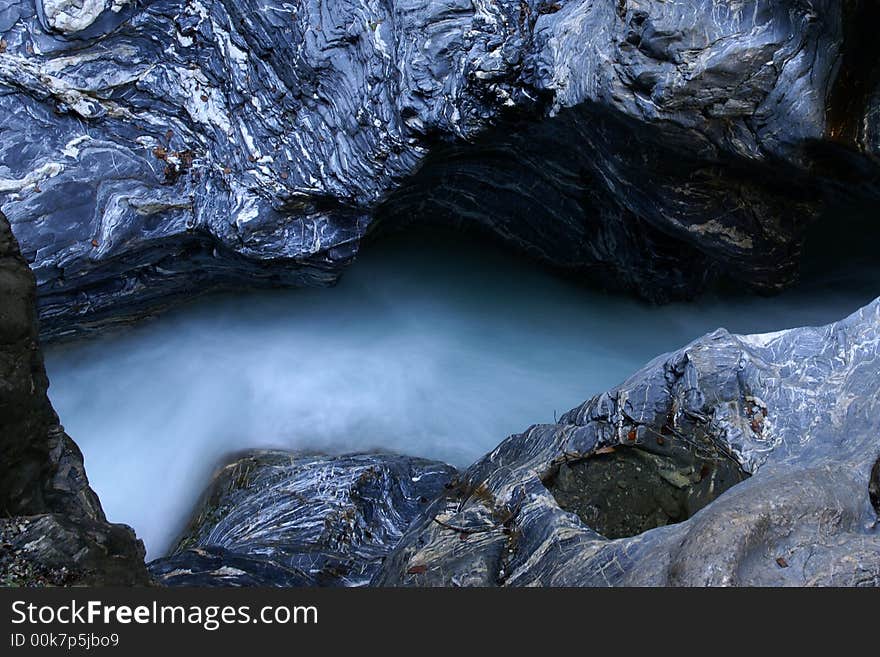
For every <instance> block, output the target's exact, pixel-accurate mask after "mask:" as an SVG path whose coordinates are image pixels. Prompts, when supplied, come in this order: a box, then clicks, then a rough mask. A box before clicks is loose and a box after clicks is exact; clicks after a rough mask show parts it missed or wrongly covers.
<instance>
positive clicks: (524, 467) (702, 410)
mask: <svg viewBox="0 0 880 657" xmlns="http://www.w3.org/2000/svg"><path fill="white" fill-rule="evenodd" d="M878 404H880V300H878V301H875V302H874V303H873V304H871V305H870V306H868V307H866V308H864V309H863V310H860V311H859V312H857V313H855V314H854V315H852V316H851V317H849V318H847V319H845V320H843V321H841V322H838V323H836V324H832V325H830V326H826V327H823V328H800V329H793V330H789V331H783V332H780V333H775V334H769V335H757V336H736V335H731V334H729V333H727V332H726V331H722V330H719V331H716V332H715V333H712V334H710V335H707V336H706V337H704V338H701V339H699V340H697V341H696V342H694V343H692V344H691V345H689V346H687V347H685V348H684V349H682V350H680V351H678V352H675V353H673V354H669V355H665V356H661V357H660V358H658V359H656V360H655V361H653V362H652V363H650V364H649V365H647V366H646V367H645V368H644V369H643V370H641V371H640V372H638V373H636V374H635V375H633V376H632V377H631V378H630V379H629V380H627V381H626V382H625V383H623V384H622V385H620V386H618V387H617V388H614V389H612V390H610V391H608V392H607V393H604V394H601V395H599V396H597V397H595V398H593V399H591V400H589V401H588V402H586V403H584V404H583V405H582V406H580V407H578V408H576V409H574V410H572V411H570V412H569V413H567V414H565V415H564V416H563V417H562V418H561V419H560V421H559V423H558V424H553V425H539V426H534V427H532V428H530V429H529V430H528V431H526V432H525V433H523V434H521V435H517V436H513V437H511V438H509V439H508V440H506V441H505V442H503V443H502V444H501V445H500V446H499V447H498V448H496V449H495V450H494V451H493V452H491V453H490V454H488V455H487V456H486V457H484V458H483V459H481V460H480V461H478V462H477V463H476V464H474V465H473V466H471V467H470V468H469V469H468V470H467V471H466V472H465V473H464V474H463V475H462V481H461V483H460V485H459V486H458V487H457V488H456V489H454V490H452V491H447V492H446V494H444V495H442V496H440V497H439V498H438V499H436V500H434V501H433V502H432V503H431V505H430V507H429V508H428V509H427V510H426V511H425V513H424V514H423V515H422V517H421V518H420V519H417V520H416V521H414V523H413V525H412V526H411V528H410V529H409V531H408V532H407V534H406V535H405V536H404V538H403V539H402V540H401V542H400V543H399V545H398V546H397V548H396V549H395V551H394V553H393V554H392V555H391V556H390V557H389V558H388V559H387V560H386V561H385V564H384V565H383V568H382V570H381V572H380V573H379V574H378V575H377V576H376V577H375V578H374V580H373V583H374V584H378V585H410V586H412V585H415V586H426V585H427V586H454V585H480V586H494V585H506V586H531V585H557V586H619V585H652V586H667V585H684V586H706V585H712V586H717V585H735V586H747V585H773V586H782V585H797V586H803V585H809V586H812V585H828V586H876V585H880V521H878V514H880V496H878V493H877V491H878V490H880V438H878V436H880V424H878V423H880V420H878V418H880V413H878V411H880V408H878ZM609 478H610V479H611V481H612V482H613V486H611V490H610V491H609V486H608V483H609ZM617 487H620V488H622V489H623V491H622V494H620V495H616V494H614V490H613V489H614V488H617ZM597 493H600V494H597Z"/></svg>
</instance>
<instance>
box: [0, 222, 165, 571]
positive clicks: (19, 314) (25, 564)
mask: <svg viewBox="0 0 880 657" xmlns="http://www.w3.org/2000/svg"><path fill="white" fill-rule="evenodd" d="M47 388H48V380H47V378H46V373H45V370H44V368H43V359H42V355H41V353H40V349H39V345H38V342H37V322H36V303H35V285H34V277H33V274H32V273H31V271H30V270H29V269H28V266H27V263H26V262H25V261H24V259H23V258H22V257H21V255H20V253H19V251H18V245H17V243H16V241H15V238H14V237H13V235H12V232H11V230H10V227H9V223H8V222H7V221H6V218H5V217H4V216H3V215H2V214H0V584H2V585H4V586H9V585H22V584H24V585H34V584H117V585H121V584H144V583H146V582H147V581H148V576H147V573H146V569H145V568H144V564H143V559H144V548H143V545H142V544H141V543H140V541H138V540H136V538H135V536H134V532H132V531H131V529H130V528H128V527H126V526H124V525H114V524H110V523H108V522H107V520H106V518H105V517H104V512H103V511H102V510H101V505H100V503H99V501H98V498H97V496H96V495H95V493H94V492H93V491H92V490H91V488H89V483H88V479H87V478H86V473H85V470H84V468H83V460H82V454H81V453H80V451H79V449H78V448H77V446H76V444H75V443H74V442H73V441H72V440H71V439H70V438H69V437H68V436H67V434H66V433H64V429H63V427H62V426H61V425H60V424H59V422H58V417H57V415H56V414H55V411H54V410H52V406H51V404H50V403H49V399H48V397H47V396H46V390H47Z"/></svg>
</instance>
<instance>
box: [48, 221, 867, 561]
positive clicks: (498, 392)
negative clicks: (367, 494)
mask: <svg viewBox="0 0 880 657" xmlns="http://www.w3.org/2000/svg"><path fill="white" fill-rule="evenodd" d="M826 269H827V268H826ZM878 294H880V268H873V269H870V268H868V269H866V268H865V267H863V266H860V264H859V263H858V262H853V263H851V266H844V267H836V268H835V273H834V274H833V275H831V276H828V275H823V277H821V278H819V277H814V278H813V279H812V280H808V282H807V283H805V284H804V285H802V286H801V287H799V288H798V289H795V290H793V291H791V292H789V293H787V294H785V295H783V296H781V297H777V298H772V299H762V298H756V297H741V298H740V297H737V298H734V299H730V298H728V299H726V300H725V301H721V300H719V299H717V298H707V299H704V300H702V301H700V302H698V303H694V304H675V305H670V306H665V307H651V306H647V305H643V304H640V303H638V302H635V301H632V300H628V299H625V298H620V297H614V296H606V295H603V294H600V293H595V292H590V291H588V290H586V289H584V288H583V287H579V286H577V285H574V284H572V283H569V282H566V281H564V280H561V279H559V278H556V277H554V276H552V275H550V274H548V273H545V272H543V271H541V270H540V269H538V268H536V267H534V266H532V265H530V264H525V263H523V262H522V261H521V260H518V259H517V258H515V257H512V256H508V255H504V254H502V253H499V252H497V251H495V250H493V249H489V248H487V247H485V246H470V247H468V246H462V245H457V246H456V245H454V244H453V243H452V241H451V240H448V239H445V238H443V237H440V236H436V235H430V234H423V235H415V236H413V235H409V236H404V237H396V238H391V239H389V240H386V241H384V242H382V243H380V244H377V245H374V246H372V247H370V248H367V249H366V250H365V251H364V252H363V253H362V256H361V257H360V260H359V261H358V262H357V263H356V264H355V265H354V266H353V267H352V268H351V269H350V270H349V271H348V273H347V274H346V275H345V276H344V278H343V279H342V282H341V283H340V284H339V285H338V286H337V287H336V288H333V289H323V290H292V291H272V292H261V293H248V294H229V295H223V296H213V297H208V298H205V299H202V300H199V301H196V302H194V303H191V304H189V305H187V306H186V307H184V308H180V309H178V310H177V311H174V312H171V313H168V314H166V315H164V316H162V317H161V318H159V319H156V320H152V321H149V322H144V323H142V324H140V325H138V326H136V327H135V328H133V329H131V330H128V331H126V332H123V333H118V334H115V335H108V336H106V337H102V338H100V339H95V340H90V341H84V342H79V343H73V344H67V345H61V346H57V347H52V348H50V349H49V350H48V352H47V355H46V362H47V367H48V370H49V376H50V379H51V382H52V386H51V389H50V396H51V398H52V401H53V403H54V404H55V408H56V409H57V411H58V413H59V415H60V416H61V419H62V422H63V423H64V425H65V427H66V428H67V430H68V432H69V433H70V435H71V436H73V437H74V439H75V440H76V441H77V443H78V444H79V446H80V447H81V448H82V451H83V453H84V454H85V459H86V468H87V472H88V475H89V478H90V480H91V483H92V486H93V487H94V488H95V490H96V491H97V492H98V494H99V495H100V497H101V501H102V503H103V505H104V508H105V510H106V512H107V515H108V516H109V518H110V519H111V520H112V521H116V522H125V523H127V524H130V525H132V526H133V527H134V528H135V529H136V530H137V533H138V535H139V536H140V537H141V538H143V539H144V542H145V543H146V545H147V549H148V553H149V557H151V558H152V557H158V556H161V554H162V553H163V552H164V551H165V550H167V549H168V548H169V547H170V546H171V542H172V541H173V539H174V538H175V537H176V535H177V533H178V532H179V531H180V530H181V528H182V526H183V524H184V523H185V521H186V519H187V518H188V516H189V514H190V512H191V510H192V508H193V505H194V504H195V503H196V501H197V499H198V497H199V495H200V493H201V491H202V489H203V487H204V486H205V484H206V483H207V482H208V480H209V477H210V475H211V473H212V471H213V470H214V469H215V468H216V467H217V466H218V465H219V464H220V463H221V462H222V460H223V458H224V456H225V455H227V454H229V453H230V452H234V451H239V450H242V449H246V448H254V447H279V448H286V449H302V450H306V449H307V450H318V451H322V452H331V453H333V452H350V451H364V450H374V449H381V450H386V451H396V452H404V453H407V454H412V455H417V456H425V457H431V458H436V459H442V460H445V461H448V462H450V463H453V464H455V465H458V466H464V465H467V464H469V463H470V462H472V461H473V460H475V459H476V458H477V457H479V456H480V455H481V454H483V453H484V452H486V451H488V450H490V449H491V448H493V447H494V446H495V445H496V444H497V443H498V442H499V441H500V440H501V439H503V438H505V437H506V436H507V435H509V434H511V433H516V432H519V431H521V430H523V429H525V428H526V427H527V426H528V425H530V424H533V423H536V422H548V421H553V419H554V415H555V414H561V413H562V412H564V411H566V410H568V409H569V408H571V407H573V406H576V405H577V404H579V403H580V402H582V401H583V400H585V399H587V398H589V397H590V396H592V395H594V394H595V393H597V392H600V391H602V390H604V389H606V388H609V387H611V386H613V385H615V384H617V383H619V382H621V381H622V380H623V379H625V378H626V377H627V376H628V375H630V374H631V373H633V372H634V371H635V370H637V369H638V368H639V367H641V366H642V365H643V364H645V363H646V362H647V361H648V360H650V359H652V358H653V357H655V356H657V355H659V354H660V353H662V352H665V351H669V350H673V349H677V348H678V347H681V346H683V345H684V344H686V343H687V342H689V341H691V340H692V339H694V338H696V337H698V336H700V335H702V334H703V333H706V332H707V331H710V330H712V329H715V328H717V327H719V326H722V327H725V328H728V329H729V330H731V331H733V332H738V333H755V332H765V331H775V330H779V329H782V328H786V327H793V326H802V325H815V324H824V323H828V322H830V321H833V320H836V319H839V318H841V317H843V316H845V315H847V314H849V313H850V312H852V311H855V310H856V309H857V308H859V307H860V306H862V305H864V304H865V303H867V302H869V301H870V300H871V299H872V298H873V297H874V296H876V295H878Z"/></svg>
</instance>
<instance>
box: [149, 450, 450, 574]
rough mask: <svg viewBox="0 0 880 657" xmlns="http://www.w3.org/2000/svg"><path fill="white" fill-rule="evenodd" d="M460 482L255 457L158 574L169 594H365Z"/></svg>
mask: <svg viewBox="0 0 880 657" xmlns="http://www.w3.org/2000/svg"><path fill="white" fill-rule="evenodd" d="M455 474H456V471H455V469H454V468H452V467H450V466H448V465H445V464H442V463H436V462H432V461H425V460H422V459H414V458H408V457H403V456H383V455H377V454H370V455H361V456H339V457H325V456H308V455H295V454H289V453H286V452H275V451H269V452H264V451H260V452H254V453H252V454H249V455H247V456H244V457H242V458H240V459H238V460H236V461H234V462H233V463H230V464H229V465H227V466H226V467H225V468H223V469H222V470H220V472H219V473H218V474H217V475H216V476H215V478H214V481H213V483H212V484H211V486H210V489H209V491H208V493H207V495H206V498H205V499H204V500H203V502H202V503H201V504H200V506H199V508H198V510H197V512H196V515H195V516H194V518H193V520H192V521H191V523H190V526H189V527H188V528H187V530H186V531H185V532H184V535H183V537H182V538H181V540H180V542H179V544H178V546H177V548H176V549H175V550H174V551H173V552H172V554H171V555H170V556H169V557H167V558H164V559H159V560H157V561H153V562H152V563H151V564H150V565H149V568H150V572H151V573H152V574H153V576H154V577H155V578H156V580H157V581H158V582H159V583H161V584H165V585H168V586H253V585H262V586H304V585H312V586H315V585H320V586H362V585H364V584H366V583H368V582H369V581H370V578H371V577H372V576H373V575H374V574H375V572H376V571H377V569H378V568H379V566H380V565H381V563H382V560H383V559H384V558H385V556H386V555H387V554H388V552H389V551H390V550H391V549H392V548H393V547H394V545H395V544H396V543H397V541H398V540H399V539H400V537H401V535H402V534H403V532H404V530H405V529H406V528H407V527H408V526H409V524H410V522H411V521H412V519H413V518H414V517H416V515H418V514H419V512H420V511H421V510H422V509H423V508H424V507H425V505H426V504H427V503H428V501H429V500H430V499H433V498H435V497H436V496H437V495H438V494H439V493H440V491H441V490H443V488H444V486H445V485H447V484H449V482H450V480H451V479H452V478H453V476H454V475H455Z"/></svg>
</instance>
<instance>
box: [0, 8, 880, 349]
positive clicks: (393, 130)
mask: <svg viewBox="0 0 880 657" xmlns="http://www.w3.org/2000/svg"><path fill="white" fill-rule="evenodd" d="M876 13H877V9H876V8H875V6H874V4H873V3H872V2H870V1H869V0H846V1H844V2H841V1H840V0H812V1H809V2H808V1H806V0H742V1H737V2H730V3H718V2H716V1H715V0H695V1H694V2H688V3H669V2H661V1H660V0H602V1H600V2H596V1H595V0H580V1H578V0H560V1H558V2H555V1H554V2H550V1H548V0H540V1H539V0H501V1H499V2H491V3H488V2H482V1H480V0H476V1H474V2H471V1H468V2H458V1H456V0H450V1H449V2H439V1H431V2H429V1H420V0H396V1H395V2H392V3H381V2H375V1H374V0H340V1H339V2H334V3H332V4H331V5H328V4H327V3H322V2H316V1H314V0H297V1H295V2H290V3H282V2H279V1H278V0H235V1H232V0H150V1H148V2H139V3H134V2H129V1H127V0H113V1H112V2H111V1H110V0H100V1H95V2H87V3H81V2H72V1H69V0H52V1H51V2H49V1H48V0H34V2H31V1H29V0H18V1H16V2H12V3H6V4H5V5H4V8H2V9H0V34H2V35H3V39H2V42H0V43H2V46H0V110H2V112H0V128H2V130H3V134H4V140H3V144H2V146H0V192H3V193H5V199H4V200H3V201H2V207H3V209H4V210H5V212H6V213H7V215H8V216H9V217H10V220H11V221H12V223H13V226H14V228H15V231H16V234H17V236H18V237H19V240H20V241H21V243H22V248H23V251H24V254H25V256H26V258H27V260H28V261H29V262H30V263H31V264H32V266H33V268H34V270H35V272H36V274H37V279H38V283H39V290H40V300H41V301H40V304H41V306H40V307H41V316H42V318H43V324H42V325H43V330H44V333H45V334H46V335H48V336H58V335H63V334H69V333H73V332H76V331H82V330H86V329H88V328H90V327H93V326H95V325H97V324H99V323H102V322H110V321H124V320H127V319H130V318H131V317H135V316H139V315H142V314H145V313H148V312H151V311H152V310H154V309H155V308H157V307H161V306H163V305H166V304H168V303H171V302H172V301H173V300H174V299H176V298H181V297H186V296H191V295H192V294H195V293H199V292H203V291H205V290H209V289H213V288H216V287H221V286H225V287H232V286H241V285H248V286H253V285H259V284H263V285H325V284H329V283H332V282H333V281H334V280H335V279H336V277H337V276H338V275H339V273H340V271H341V270H342V269H343V268H344V266H345V265H346V264H347V263H349V262H350V261H351V259H352V257H353V256H354V255H355V253H356V252H357V250H358V248H359V245H360V243H361V241H362V240H363V238H364V237H365V236H366V235H367V232H368V230H370V229H371V227H372V229H375V230H380V229H383V228H385V229H390V228H393V227H395V226H399V225H401V224H405V223H409V222H422V223H427V222H436V223H441V224H444V225H450V226H458V227H461V228H474V229H479V230H482V231H486V232H488V233H491V234H493V235H495V236H497V237H498V238H499V239H501V240H503V241H505V242H506V243H508V244H509V245H511V246H513V247H515V248H517V249H519V250H521V251H522V252H523V253H525V254H527V255H529V256H530V257H534V258H537V259H539V260H542V261H544V262H546V263H549V264H551V265H553V266H555V267H557V268H559V269H562V270H565V271H568V272H570V273H571V274H572V275H575V276H578V277H580V278H584V279H589V280H591V281H595V282H598V283H600V284H603V285H609V286H615V287H618V288H623V289H626V290H630V291H635V292H637V293H638V294H640V295H642V296H643V297H645V298H649V299H654V300H663V299H669V298H681V297H688V296H691V295H693V294H694V293H696V292H698V291H699V290H700V289H702V288H703V287H704V286H705V285H707V284H709V283H710V282H711V281H713V280H716V279H719V278H724V279H733V280H735V281H737V282H738V284H739V285H741V286H744V287H750V288H754V289H758V290H776V289H779V288H780V287H782V286H784V285H787V284H789V283H790V282H791V281H792V280H794V278H795V276H796V271H797V261H798V257H799V253H800V249H801V242H802V239H803V234H804V231H805V229H806V227H807V226H808V225H809V223H810V221H811V220H812V217H813V216H814V215H815V213H816V211H817V208H818V207H819V205H820V203H821V201H822V199H823V198H825V197H827V196H829V195H834V194H839V193H841V191H842V189H843V186H847V191H848V193H852V191H853V190H856V189H857V190H858V194H860V195H865V196H868V197H871V198H876V197H877V191H878V189H877V184H876V179H877V167H876V164H875V159H874V156H875V155H876V153H877V149H878V146H880V141H878V139H880V137H878V120H880V119H878V116H880V114H878V103H877V100H878V93H880V86H878V81H880V75H878V71H880V67H878V66H877V65H876V64H875V63H874V62H875V58H873V57H871V56H870V55H871V51H870V45H869V44H870V39H871V36H870V33H869V28H870V26H871V25H874V24H876V21H873V20H872V17H875V15H876ZM855 183H858V184H855Z"/></svg>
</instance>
